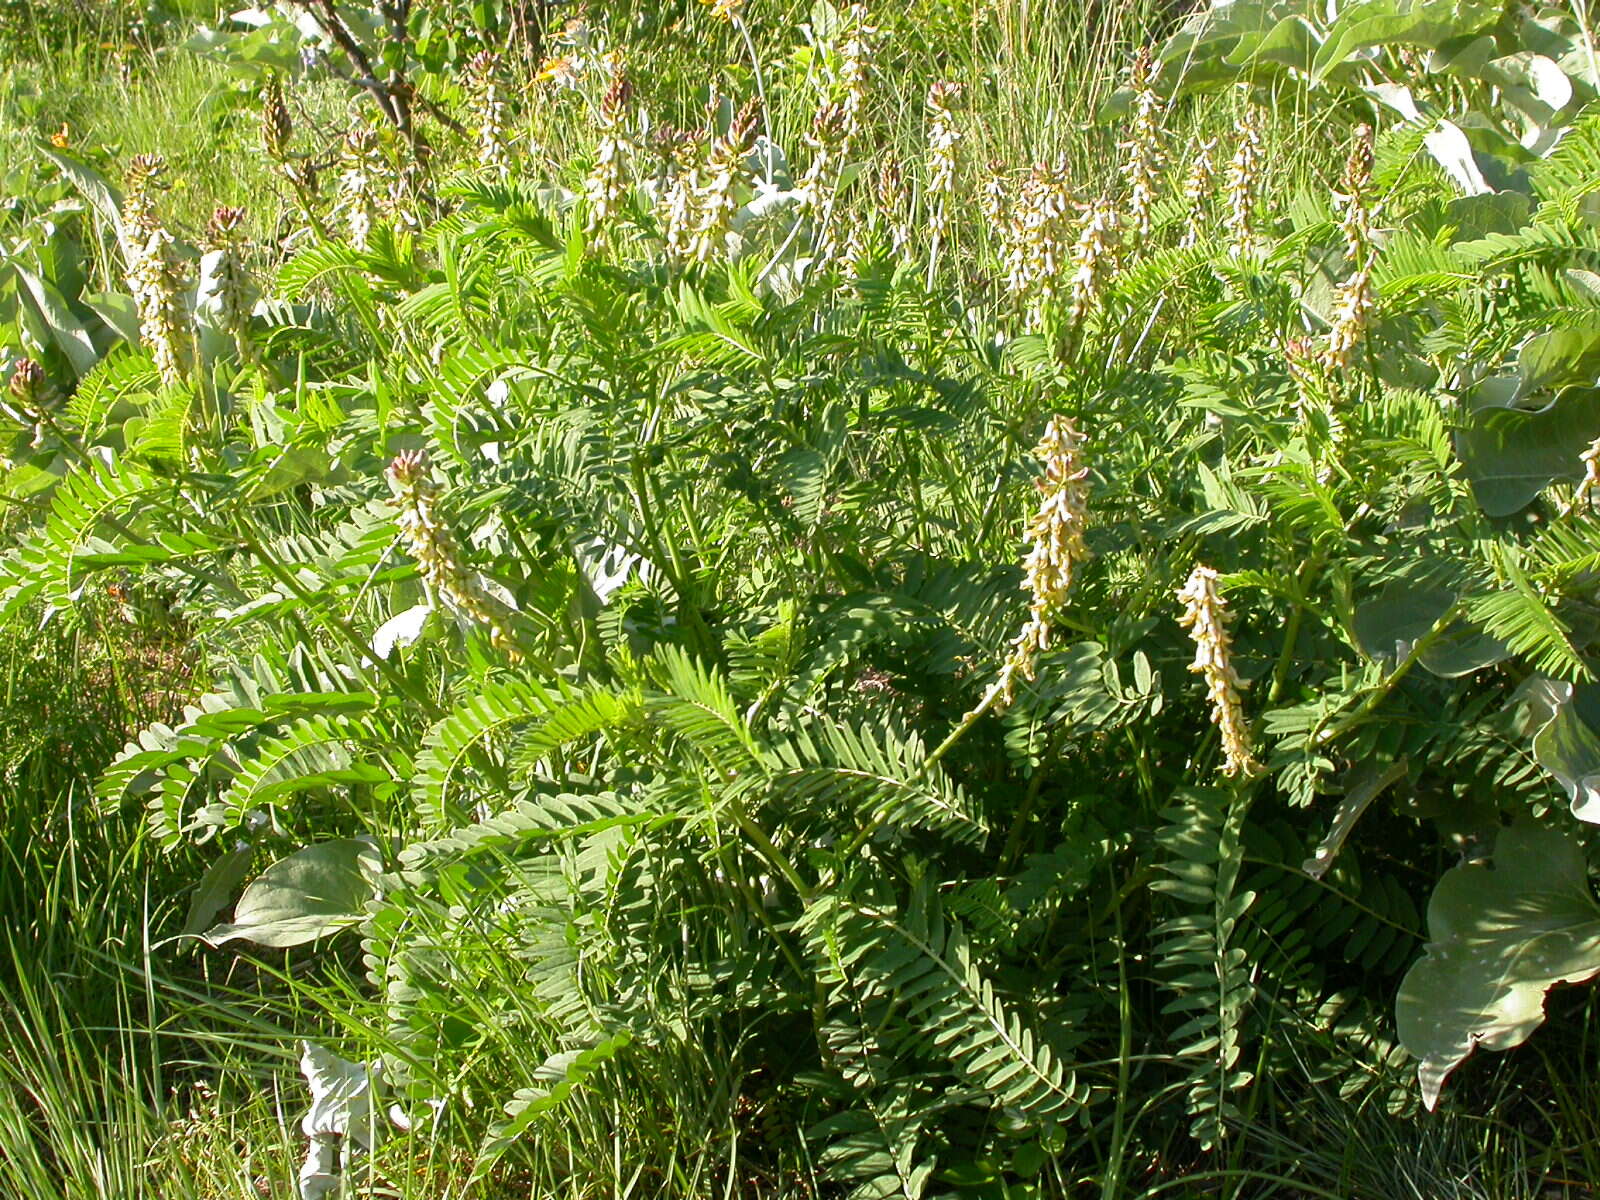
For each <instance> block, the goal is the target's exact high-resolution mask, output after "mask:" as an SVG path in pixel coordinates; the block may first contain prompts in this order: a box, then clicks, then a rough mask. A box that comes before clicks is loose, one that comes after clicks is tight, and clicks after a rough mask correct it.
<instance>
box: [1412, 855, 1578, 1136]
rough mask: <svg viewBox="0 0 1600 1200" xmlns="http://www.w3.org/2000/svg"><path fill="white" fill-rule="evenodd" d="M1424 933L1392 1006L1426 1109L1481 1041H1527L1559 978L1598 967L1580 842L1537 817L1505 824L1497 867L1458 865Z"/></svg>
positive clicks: (1507, 1044)
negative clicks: (1420, 952)
mask: <svg viewBox="0 0 1600 1200" xmlns="http://www.w3.org/2000/svg"><path fill="white" fill-rule="evenodd" d="M1428 936H1429V938H1430V939H1431V940H1430V941H1429V943H1428V947H1427V951H1426V953H1425V954H1424V956H1423V957H1422V958H1421V959H1420V960H1419V961H1418V962H1417V963H1416V964H1415V965H1414V966H1413V967H1412V968H1411V970H1410V971H1409V972H1408V973H1407V975H1406V977H1405V981H1404V982H1403V983H1402V984H1401V985H1400V994H1399V998H1398V1000H1397V1001H1396V1005H1395V1015H1396V1018H1397V1021H1398V1025H1399V1033H1400V1042H1401V1044H1402V1045H1404V1046H1405V1048H1406V1049H1407V1050H1408V1051H1410V1052H1411V1053H1412V1054H1414V1055H1415V1056H1416V1057H1417V1058H1418V1059H1419V1060H1420V1061H1419V1062H1418V1065H1417V1078H1418V1080H1419V1082H1420V1083H1421V1085H1422V1098H1423V1102H1424V1103H1425V1104H1426V1105H1427V1106H1428V1107H1429V1108H1430V1109H1431V1108H1432V1107H1433V1106H1434V1105H1435V1104H1436V1103H1438V1100H1439V1090H1440V1088H1441V1087H1443V1085H1444V1081H1445V1079H1446V1078H1447V1077H1448V1076H1449V1074H1450V1072H1451V1071H1453V1070H1455V1068H1456V1067H1457V1066H1458V1065H1459V1064H1460V1063H1461V1062H1462V1061H1463V1060H1464V1059H1465V1058H1466V1057H1467V1056H1468V1055H1469V1054H1471V1053H1472V1051H1473V1049H1474V1048H1475V1047H1477V1046H1484V1047H1486V1048H1487V1049H1490V1050H1509V1049H1511V1048H1512V1047H1514V1046H1520V1045H1521V1044H1522V1043H1523V1042H1524V1041H1526V1040H1527V1038H1528V1036H1529V1035H1530V1034H1532V1033H1533V1031H1534V1030H1535V1029H1537V1028H1538V1027H1539V1026H1540V1025H1541V1024H1542V1023H1543V1021H1544V1002H1545V994H1546V993H1547V992H1548V991H1549V990H1550V989H1551V988H1552V987H1554V986H1555V985H1556V984H1558V983H1582V982H1584V981H1585V980H1588V979H1592V978H1594V976H1596V975H1600V904H1596V903H1595V899H1594V896H1593V894H1592V893H1591V892H1590V891H1589V884H1588V878H1587V871H1586V868H1585V865H1584V860H1583V853H1582V851H1581V849H1580V848H1579V845H1578V843H1577V842H1576V841H1575V840H1574V839H1573V838H1571V837H1568V836H1567V835H1566V834H1563V833H1560V832H1557V831H1555V830H1550V829H1542V828H1540V827H1538V826H1535V825H1514V826H1512V827H1510V828H1509V829H1505V830H1502V831H1501V833H1500V836H1499V838H1498V840H1497V841H1496V844H1495V852H1494V864H1493V866H1489V865H1487V864H1484V863H1471V864H1469V865H1466V866H1460V867H1454V868H1452V869H1451V870H1449V871H1446V872H1445V874H1444V877H1443V878H1442V879H1440V881H1439V886H1438V887H1437V888H1435V889H1434V893H1433V899H1432V900H1431V901H1430V902H1429V904H1428Z"/></svg>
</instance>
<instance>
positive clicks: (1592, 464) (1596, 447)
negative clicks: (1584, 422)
mask: <svg viewBox="0 0 1600 1200" xmlns="http://www.w3.org/2000/svg"><path fill="white" fill-rule="evenodd" d="M1579 461H1580V462H1582V463H1583V479H1582V481H1581V482H1580V483H1579V484H1578V487H1577V490H1576V491H1574V492H1573V494H1572V507H1573V508H1577V507H1578V506H1579V505H1580V504H1581V505H1584V506H1586V507H1588V508H1589V509H1591V510H1600V437H1597V438H1595V439H1594V441H1592V442H1590V443H1589V448H1588V449H1587V450H1585V451H1584V452H1583V454H1582V455H1581V456H1580V458H1579ZM1569 511H1570V510H1569Z"/></svg>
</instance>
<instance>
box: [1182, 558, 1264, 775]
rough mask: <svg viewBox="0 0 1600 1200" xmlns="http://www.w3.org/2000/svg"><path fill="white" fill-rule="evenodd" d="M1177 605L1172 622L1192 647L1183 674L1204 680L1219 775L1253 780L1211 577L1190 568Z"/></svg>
mask: <svg viewBox="0 0 1600 1200" xmlns="http://www.w3.org/2000/svg"><path fill="white" fill-rule="evenodd" d="M1178 600H1179V602H1180V603H1181V604H1182V605H1183V615H1182V616H1180V617H1179V618H1178V622H1179V624H1181V625H1183V626H1184V627H1185V628H1186V629H1188V630H1189V636H1190V637H1191V638H1193V639H1194V645H1195V654H1194V662H1192V663H1191V664H1190V665H1189V669H1190V670H1191V671H1193V672H1195V673H1196V674H1198V675H1201V676H1203V677H1204V678H1205V681H1206V697H1207V699H1208V700H1209V701H1210V702H1211V722H1212V724H1214V725H1215V726H1216V727H1217V731H1218V732H1219V733H1220V734H1221V735H1222V773H1223V774H1224V775H1226V776H1228V777H1230V778H1236V777H1246V776H1250V775H1253V774H1255V773H1256V772H1257V771H1259V770H1261V764H1260V763H1259V762H1257V761H1256V758H1255V756H1254V755H1253V754H1252V753H1251V750H1250V730H1249V728H1248V727H1247V726H1246V724H1245V719H1244V709H1243V706H1242V705H1241V703H1240V700H1239V692H1240V690H1241V688H1242V686H1243V685H1242V684H1241V683H1240V680H1239V676H1238V673H1237V672H1236V671H1235V670H1234V669H1233V650H1232V641H1231V639H1230V638H1229V637H1228V625H1227V620H1228V610H1227V606H1226V605H1225V604H1224V603H1223V600H1222V597H1221V596H1219V595H1218V594H1217V573H1216V571H1214V570H1212V569H1211V568H1210V567H1207V566H1196V567H1195V569H1194V570H1193V571H1192V572H1190V574H1189V580H1188V582H1187V583H1185V584H1184V585H1183V587H1182V588H1180V589H1179V590H1178Z"/></svg>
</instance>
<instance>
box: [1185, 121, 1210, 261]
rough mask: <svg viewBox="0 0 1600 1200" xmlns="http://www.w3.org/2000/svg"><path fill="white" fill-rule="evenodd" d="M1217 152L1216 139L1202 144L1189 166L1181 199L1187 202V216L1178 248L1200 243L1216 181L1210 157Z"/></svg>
mask: <svg viewBox="0 0 1600 1200" xmlns="http://www.w3.org/2000/svg"><path fill="white" fill-rule="evenodd" d="M1216 150H1217V139H1216V138H1212V139H1211V140H1210V141H1208V142H1202V143H1201V144H1200V149H1199V150H1198V151H1196V152H1195V156H1194V161H1193V162H1192V163H1190V164H1189V176H1188V178H1187V179H1186V180H1185V181H1184V184H1183V198H1184V200H1185V201H1186V202H1187V208H1188V216H1187V218H1186V220H1185V222H1184V229H1183V239H1182V241H1181V242H1179V245H1180V246H1183V247H1184V248H1187V247H1189V246H1193V245H1196V244H1197V243H1198V242H1199V241H1200V237H1201V234H1202V233H1203V232H1204V230H1205V225H1206V209H1207V207H1208V206H1209V204H1210V202H1211V187H1212V184H1213V182H1214V181H1215V179H1216V173H1217V166H1216V161H1215V159H1214V158H1213V157H1212V156H1213V155H1214V154H1215V153H1216Z"/></svg>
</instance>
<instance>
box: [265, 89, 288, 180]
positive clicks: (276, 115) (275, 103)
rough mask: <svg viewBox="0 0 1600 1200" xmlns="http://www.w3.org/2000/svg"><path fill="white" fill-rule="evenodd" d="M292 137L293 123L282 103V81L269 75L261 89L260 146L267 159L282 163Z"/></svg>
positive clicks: (285, 105) (286, 106) (285, 106)
mask: <svg viewBox="0 0 1600 1200" xmlns="http://www.w3.org/2000/svg"><path fill="white" fill-rule="evenodd" d="M292 137H294V121H293V119H292V118H291V117H290V116H289V106H288V105H287V104H285V103H284V102H283V81H282V80H281V79H279V78H278V76H276V75H269V76H268V77H267V81H266V83H265V84H264V85H263V86H262V88H261V144H262V145H263V146H265V147H266V151H267V157H268V158H270V159H272V160H273V161H274V162H282V161H283V160H284V159H285V158H287V157H288V155H289V140H290V139H291V138H292Z"/></svg>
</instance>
